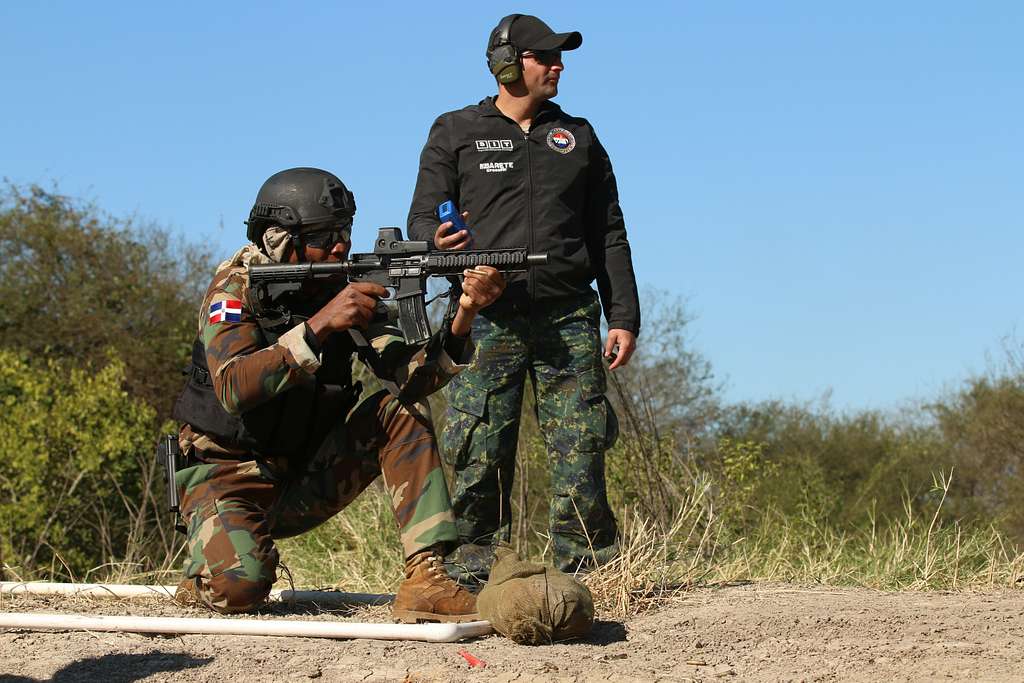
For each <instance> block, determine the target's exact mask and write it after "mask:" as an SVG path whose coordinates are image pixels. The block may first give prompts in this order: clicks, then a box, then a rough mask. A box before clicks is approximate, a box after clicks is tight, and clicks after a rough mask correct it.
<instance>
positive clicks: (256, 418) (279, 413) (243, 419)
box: [171, 315, 362, 460]
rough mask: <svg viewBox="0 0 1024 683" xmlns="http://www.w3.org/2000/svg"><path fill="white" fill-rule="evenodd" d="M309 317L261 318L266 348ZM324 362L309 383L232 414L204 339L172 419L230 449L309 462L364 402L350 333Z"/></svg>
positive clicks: (332, 344) (326, 346) (328, 344)
mask: <svg viewBox="0 0 1024 683" xmlns="http://www.w3.org/2000/svg"><path fill="white" fill-rule="evenodd" d="M307 319H308V318H307V317H305V316H299V315H292V316H290V317H289V320H288V324H287V325H282V324H277V325H274V326H269V325H266V323H267V321H266V320H264V319H260V320H259V322H260V330H261V332H262V335H263V338H264V341H265V346H270V345H272V344H274V343H275V342H276V341H277V340H278V338H279V337H280V336H281V335H282V334H284V333H285V332H287V331H288V329H291V328H292V327H294V326H295V325H296V324H300V323H304V322H305V321H306V320H307ZM321 351H322V356H321V358H322V363H321V366H320V367H319V368H318V369H317V371H316V373H315V374H314V375H313V377H312V378H310V381H309V382H305V383H303V384H299V385H297V386H293V387H291V388H289V389H288V390H286V391H284V392H283V393H281V394H279V395H278V396H276V397H274V398H273V399H271V400H270V401H267V402H266V403H264V404H262V405H259V406H256V407H255V408H252V409H250V410H247V411H245V412H244V413H242V415H240V416H235V415H231V414H230V413H229V412H227V411H226V410H225V409H224V406H222V405H221V403H220V400H219V399H218V398H217V395H216V393H215V392H214V390H213V378H212V377H211V376H210V370H209V367H208V365H207V363H206V347H205V345H204V344H203V342H202V339H200V338H199V337H198V336H197V337H196V340H195V342H193V344H192V358H191V362H190V363H189V365H188V366H187V367H186V368H185V370H184V374H185V375H186V380H185V386H184V388H183V389H182V391H181V394H180V395H179V396H178V400H177V401H176V402H175V404H174V408H173V410H172V412H171V416H172V417H173V418H174V419H176V420H178V421H180V422H184V423H187V424H188V425H190V426H191V427H192V429H193V430H195V431H197V432H202V433H203V434H206V435H207V436H210V437H212V438H213V439H214V440H215V441H216V442H217V443H219V444H221V445H223V446H225V447H229V448H244V449H245V450H248V451H251V452H252V453H253V454H254V455H257V456H263V457H268V458H270V457H275V458H276V457H287V458H289V459H292V460H295V459H302V460H307V459H308V458H309V457H311V456H312V455H313V453H314V452H315V451H316V449H317V448H318V447H319V445H320V443H321V442H323V440H324V439H325V438H326V436H327V434H328V432H329V431H330V430H331V429H332V428H333V427H334V426H335V425H336V424H337V422H338V420H343V419H345V416H346V415H347V414H348V412H349V411H350V410H351V409H352V408H353V407H354V406H355V404H356V402H357V401H358V400H359V393H360V391H361V390H362V385H361V384H360V383H355V384H353V382H352V353H353V351H354V344H353V343H352V341H351V339H350V338H349V336H348V335H340V334H332V335H330V336H329V337H328V338H327V340H326V341H325V342H324V343H323V345H322V349H321Z"/></svg>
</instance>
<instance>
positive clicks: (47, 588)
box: [0, 581, 394, 607]
mask: <svg viewBox="0 0 1024 683" xmlns="http://www.w3.org/2000/svg"><path fill="white" fill-rule="evenodd" d="M175 590H177V586H160V585H149V586H143V585H137V584H123V583H121V584H118V583H50V582H46V581H33V582H28V583H19V582H17V581H0V595H2V594H5V593H6V594H11V595H13V594H25V595H76V596H81V597H96V598H173V597H174V592H175ZM270 599H271V600H279V601H281V602H293V601H294V602H301V603H316V604H318V605H323V606H325V607H328V606H336V605H387V604H390V603H391V602H392V601H393V600H394V596H392V595H387V594H381V593H342V592H341V591H292V590H273V591H271V592H270Z"/></svg>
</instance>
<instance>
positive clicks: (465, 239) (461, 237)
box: [434, 211, 473, 251]
mask: <svg viewBox="0 0 1024 683" xmlns="http://www.w3.org/2000/svg"><path fill="white" fill-rule="evenodd" d="M467 218H469V211H463V212H462V220H466V219H467ZM451 229H452V222H451V221H448V222H447V223H442V224H441V225H439V226H437V232H435V233H434V246H435V247H437V248H438V249H443V250H446V251H447V250H449V249H465V248H466V247H468V246H469V245H470V243H471V242H472V241H473V236H472V235H470V234H469V230H459V231H458V232H453V233H452V234H450V235H449V234H448V231H449V230H451Z"/></svg>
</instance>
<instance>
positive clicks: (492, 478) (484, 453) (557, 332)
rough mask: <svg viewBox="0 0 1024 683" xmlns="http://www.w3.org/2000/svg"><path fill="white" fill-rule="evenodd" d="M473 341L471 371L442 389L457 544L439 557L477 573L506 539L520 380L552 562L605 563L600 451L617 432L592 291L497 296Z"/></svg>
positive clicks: (606, 523)
mask: <svg viewBox="0 0 1024 683" xmlns="http://www.w3.org/2000/svg"><path fill="white" fill-rule="evenodd" d="M473 339H474V341H475V342H476V352H475V355H474V357H473V360H472V363H471V365H470V367H468V368H467V369H465V370H463V371H462V372H461V373H460V374H458V375H457V376H456V377H455V378H454V379H453V380H452V381H451V383H450V384H449V385H448V387H447V393H446V396H447V399H448V412H447V420H446V423H445V429H444V432H443V434H442V437H441V439H442V450H443V452H444V454H445V458H446V459H447V460H448V461H449V462H450V464H451V465H452V466H453V468H454V471H455V490H454V494H453V505H454V509H455V517H456V526H457V527H458V531H459V541H460V543H461V544H462V545H461V546H460V548H459V550H458V551H457V552H456V553H454V554H453V555H452V556H451V557H450V558H449V560H450V561H452V562H453V563H454V564H460V563H461V564H465V565H466V566H467V567H468V568H469V570H470V571H471V572H474V573H477V572H481V570H486V567H487V566H488V563H487V560H486V558H488V557H489V556H490V552H489V551H490V548H491V547H493V545H494V544H496V543H499V542H502V541H508V540H509V539H510V537H511V508H510V505H509V498H510V495H511V492H512V484H513V477H514V473H515V457H516V446H517V443H518V439H519V420H520V415H521V413H522V403H523V388H524V385H525V381H526V378H527V377H529V379H530V381H531V382H532V385H533V389H534V395H535V396H536V413H537V420H538V423H539V425H540V432H541V434H542V435H543V438H544V442H545V444H546V446H547V450H548V453H549V460H548V470H549V474H550V480H551V494H552V497H551V501H550V505H549V508H548V522H549V526H550V532H551V545H552V549H553V552H554V560H555V566H556V567H558V568H559V569H561V570H562V571H569V572H571V571H575V570H577V569H579V568H580V567H584V566H590V565H592V564H593V563H594V562H595V561H596V562H597V563H598V564H601V563H603V562H606V561H607V560H609V559H611V558H612V557H613V556H614V555H615V554H616V552H617V546H616V535H617V527H616V523H615V517H614V515H613V514H612V510H611V508H610V506H609V505H608V496H607V492H606V488H605V476H604V468H605V463H604V454H605V451H606V450H607V449H608V448H610V447H611V446H612V444H613V443H614V441H615V438H616V436H617V435H618V428H617V421H616V419H615V414H614V412H613V411H612V408H611V406H610V405H609V404H608V400H607V398H606V397H605V389H606V377H605V370H604V367H603V365H602V361H601V348H600V306H599V304H598V301H597V295H596V294H593V295H589V296H583V297H573V298H570V299H563V300H557V301H545V302H542V303H532V304H531V303H529V302H527V301H523V300H512V301H505V300H502V301H499V302H498V303H496V304H494V305H492V306H490V307H488V308H486V309H484V310H483V311H481V312H480V314H479V315H478V316H477V317H476V319H475V320H474V322H473ZM480 558H485V559H480ZM474 565H476V566H474Z"/></svg>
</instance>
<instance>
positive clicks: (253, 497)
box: [177, 246, 472, 612]
mask: <svg viewBox="0 0 1024 683" xmlns="http://www.w3.org/2000/svg"><path fill="white" fill-rule="evenodd" d="M254 258H255V259H260V258H261V256H260V254H259V253H258V252H257V250H256V248H255V247H254V246H249V247H246V248H244V249H242V250H240V251H239V253H238V254H236V255H235V256H234V257H233V258H232V259H231V260H229V261H227V262H225V263H223V264H221V266H220V267H219V268H218V272H217V274H216V276H215V277H214V280H213V282H212V284H211V285H210V288H209V290H208V291H207V294H206V298H205V300H204V302H203V306H202V308H201V310H200V320H199V339H200V340H201V342H202V345H203V347H204V348H205V352H206V356H205V358H206V363H207V365H208V369H209V375H210V377H211V379H212V382H213V389H214V391H216V394H217V398H218V399H219V401H220V403H221V405H223V407H224V408H225V409H226V410H227V411H228V413H230V414H232V415H241V416H242V418H243V419H244V418H246V417H252V416H255V417H256V418H258V419H256V420H254V421H253V422H255V423H267V422H273V421H275V420H276V421H277V423H276V424H277V426H276V427H275V428H274V433H275V440H274V441H273V443H280V444H284V447H283V448H280V449H278V448H276V447H274V446H269V447H268V448H267V450H266V451H265V452H254V451H253V450H252V449H251V448H247V447H246V445H245V442H244V441H239V440H233V439H229V438H224V437H223V436H219V435H212V434H209V433H204V432H203V431H201V430H199V429H197V428H196V427H195V426H194V425H190V424H186V425H184V426H183V428H182V430H181V434H180V436H179V445H180V446H181V448H182V452H183V454H184V455H185V456H186V458H187V462H188V464H189V466H188V467H185V468H184V469H182V470H179V472H178V474H177V483H178V486H179V490H180V492H181V510H182V515H183V518H184V520H185V523H186V526H187V536H188V539H187V546H188V547H187V550H188V554H187V557H186V561H185V575H186V577H189V578H193V579H195V580H196V584H195V588H196V591H197V593H198V595H199V597H200V599H202V600H203V601H204V602H205V603H206V604H208V605H209V606H211V607H213V608H215V609H217V610H218V611H222V612H238V611H245V610H248V609H251V608H253V607H254V606H256V605H258V604H260V603H261V602H262V601H263V600H264V599H265V598H266V596H267V594H268V593H269V591H270V589H271V586H272V585H273V584H274V582H275V581H276V578H277V575H276V569H277V565H278V554H277V550H276V549H275V547H274V539H276V538H285V537H288V536H293V535H296V534H299V533H302V532H304V531H307V530H309V529H312V528H313V527H315V526H317V525H318V524H320V523H322V522H323V521H325V520H326V519H328V518H329V517H331V516H332V515H334V514H336V513H337V512H338V511H339V510H341V509H343V508H344V507H345V506H346V505H348V504H349V503H350V502H351V501H352V500H353V499H354V498H355V497H356V496H357V495H358V494H359V493H360V492H361V491H362V490H363V489H364V488H366V487H367V486H368V485H369V484H370V483H371V482H372V481H373V480H374V479H375V478H376V477H377V476H378V475H383V477H384V484H385V486H386V488H387V491H388V493H389V494H390V496H391V498H392V504H393V508H394V512H395V518H396V521H397V523H398V527H399V530H400V536H401V542H402V546H403V551H404V553H405V556H406V558H408V557H410V556H412V555H414V554H415V553H417V552H419V551H421V550H423V549H425V548H428V547H430V546H433V545H436V544H447V543H450V542H452V541H454V540H455V539H456V530H455V525H454V517H453V515H452V511H451V502H450V499H449V497H448V490H447V485H446V482H445V478H444V474H443V470H442V469H441V463H440V458H439V456H438V453H437V449H436V447H435V441H434V436H433V433H432V430H431V428H430V425H429V422H427V420H426V419H425V418H424V416H427V415H429V412H428V409H427V406H426V404H425V402H419V403H417V404H416V406H415V408H414V409H413V410H412V412H410V409H409V408H407V407H406V405H403V404H402V403H400V402H398V401H397V400H396V399H395V398H394V397H393V396H391V395H390V394H389V393H387V392H386V391H381V392H378V393H376V394H373V395H372V396H369V397H367V398H365V399H364V400H363V401H361V402H360V403H359V404H358V406H356V407H355V409H354V410H352V411H351V413H350V414H349V412H348V409H349V408H351V401H349V402H348V403H346V401H345V400H344V399H341V400H336V401H334V402H331V401H329V400H326V399H324V400H323V401H321V402H320V403H319V404H318V405H319V406H323V405H327V406H328V407H329V409H330V410H329V411H328V413H327V415H326V417H325V418H321V413H322V412H323V411H322V410H321V411H320V412H317V414H316V415H312V414H311V415H308V416H307V415H300V416H298V417H301V418H303V419H307V418H308V419H314V418H315V421H316V424H315V425H312V427H311V428H309V429H301V428H298V427H297V426H296V423H295V421H294V420H293V419H292V418H293V417H295V416H291V415H286V416H282V415H278V414H275V411H276V412H280V411H277V407H278V406H280V405H284V404H282V403H281V399H282V397H285V396H286V394H287V395H293V394H294V395H298V393H301V392H302V391H306V392H307V393H310V395H313V396H317V397H324V396H335V395H337V394H338V391H337V390H338V389H339V388H341V389H347V388H348V387H347V386H345V385H346V384H347V385H351V352H352V349H353V347H352V346H351V345H349V344H347V342H348V339H347V335H332V337H331V338H329V339H328V342H332V340H333V341H334V342H339V343H334V344H328V342H325V344H324V347H323V349H322V350H321V352H320V353H319V354H318V353H316V352H314V350H313V349H312V348H311V347H310V344H309V342H308V338H307V337H306V335H305V332H306V325H305V323H304V322H302V323H299V324H298V325H296V326H295V327H293V328H292V329H290V330H288V331H287V332H285V333H284V334H282V335H281V336H280V337H279V338H278V339H277V340H276V341H274V342H273V343H270V342H269V341H268V339H267V338H266V335H265V333H264V330H263V329H262V328H261V327H260V325H259V320H258V319H257V316H256V315H255V312H254V306H253V305H252V303H251V302H250V291H249V287H248V278H247V276H246V271H245V265H246V264H247V263H248V262H249V261H250V260H251V259H254ZM222 302H224V303H222ZM232 302H234V303H232ZM226 304H231V305H233V306H237V305H238V304H241V306H240V307H241V312H240V314H237V316H236V317H237V319H231V320H227V321H217V322H211V321H213V320H215V318H214V316H212V315H209V314H208V313H209V312H210V311H211V310H212V309H214V310H215V309H217V308H218V305H220V306H223V305H226ZM211 307H212V309H211ZM390 332H391V331H390V330H388V329H380V330H374V329H372V328H371V331H370V333H369V334H367V337H368V338H370V339H371V343H372V345H373V346H374V348H375V349H377V351H378V352H379V355H380V358H381V360H382V365H383V367H384V369H385V370H386V372H387V373H388V374H390V375H391V376H392V378H393V379H394V380H395V381H396V383H397V384H398V386H399V387H403V388H406V389H409V388H412V391H411V392H410V394H409V395H408V396H405V392H403V399H408V401H407V403H409V402H412V401H419V400H420V399H422V398H423V397H425V396H426V395H428V394H429V393H432V392H433V391H435V390H437V389H438V388H440V387H441V386H442V385H443V384H445V383H446V382H447V381H448V380H449V379H450V378H451V377H452V376H454V375H455V374H456V373H457V372H458V371H459V370H460V369H461V368H462V366H461V365H458V364H456V362H455V361H453V359H452V356H451V355H449V354H450V353H452V354H454V355H455V356H457V360H458V361H459V362H460V363H465V362H466V360H468V358H469V356H470V355H471V353H472V344H471V343H470V342H468V341H466V342H465V343H463V341H462V340H452V341H453V343H451V344H448V345H447V346H446V347H445V349H444V350H442V351H441V353H440V354H439V356H438V358H437V359H436V360H432V361H428V360H427V358H426V355H425V352H424V350H423V349H422V348H418V347H409V346H407V345H405V343H404V342H403V341H402V339H401V337H400V336H396V335H394V334H391V333H390ZM459 346H461V347H462V348H458V347H459ZM453 348H454V349H458V350H457V351H453V350H452V349H453ZM332 382H333V383H334V384H332ZM310 387H315V389H314V390H312V391H310ZM332 390H333V393H332ZM296 392H298V393H296ZM343 395H344V394H343ZM268 406H269V409H268ZM331 411H333V412H331ZM412 413H417V416H414V415H413V414H412ZM285 418H287V419H285ZM307 424H308V423H307ZM252 427H253V429H258V428H259V425H258V424H252ZM279 432H280V433H279ZM268 443H270V442H269V441H268ZM289 444H290V445H291V450H289V448H288V445H289Z"/></svg>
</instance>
